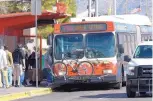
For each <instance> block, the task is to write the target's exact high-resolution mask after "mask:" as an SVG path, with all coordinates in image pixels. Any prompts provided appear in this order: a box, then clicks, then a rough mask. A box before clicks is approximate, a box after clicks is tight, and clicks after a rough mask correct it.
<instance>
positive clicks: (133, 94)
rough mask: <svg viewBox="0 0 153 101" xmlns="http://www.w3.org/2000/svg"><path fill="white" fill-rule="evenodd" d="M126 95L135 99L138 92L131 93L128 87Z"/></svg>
mask: <svg viewBox="0 0 153 101" xmlns="http://www.w3.org/2000/svg"><path fill="white" fill-rule="evenodd" d="M126 94H127V97H128V98H134V97H135V96H136V92H133V91H131V88H130V87H128V86H126Z"/></svg>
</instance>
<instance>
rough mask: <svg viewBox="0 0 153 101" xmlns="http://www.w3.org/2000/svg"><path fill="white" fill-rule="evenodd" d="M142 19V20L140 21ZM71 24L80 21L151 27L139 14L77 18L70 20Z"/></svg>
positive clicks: (148, 20) (149, 22) (148, 21)
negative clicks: (111, 22)
mask: <svg viewBox="0 0 153 101" xmlns="http://www.w3.org/2000/svg"><path fill="white" fill-rule="evenodd" d="M142 19H143V20H142ZM70 21H71V22H82V21H113V22H119V23H127V24H135V25H151V21H150V19H149V18H148V17H147V16H144V15H139V14H129V15H109V16H108V15H104V16H99V17H80V18H79V17H77V18H71V20H70Z"/></svg>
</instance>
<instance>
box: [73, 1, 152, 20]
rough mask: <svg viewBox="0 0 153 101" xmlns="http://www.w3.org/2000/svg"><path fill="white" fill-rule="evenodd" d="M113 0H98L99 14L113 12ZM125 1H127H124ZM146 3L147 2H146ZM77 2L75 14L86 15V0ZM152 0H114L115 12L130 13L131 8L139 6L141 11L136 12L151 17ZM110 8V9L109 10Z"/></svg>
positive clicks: (93, 5)
mask: <svg viewBox="0 0 153 101" xmlns="http://www.w3.org/2000/svg"><path fill="white" fill-rule="evenodd" d="M113 1H114V0H99V1H98V2H99V3H98V9H99V12H98V13H99V15H107V14H108V12H109V11H111V13H112V14H113V12H114V11H113V10H114V9H113V7H114V6H113V5H114V4H113ZM126 1H127V3H126ZM146 1H147V2H148V3H147V2H146ZM76 3H77V16H88V9H87V6H88V0H76ZM151 4H152V0H116V14H126V12H127V14H130V12H131V11H132V10H134V9H135V8H137V7H140V8H141V11H140V12H138V13H136V14H141V15H146V12H147V15H148V16H149V18H151V17H152V5H151ZM94 7H95V4H94V0H92V11H93V12H94ZM110 8H111V10H110Z"/></svg>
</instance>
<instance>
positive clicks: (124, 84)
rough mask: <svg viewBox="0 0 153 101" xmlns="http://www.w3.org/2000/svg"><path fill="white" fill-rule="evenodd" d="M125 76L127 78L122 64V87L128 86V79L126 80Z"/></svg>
mask: <svg viewBox="0 0 153 101" xmlns="http://www.w3.org/2000/svg"><path fill="white" fill-rule="evenodd" d="M124 78H125V76H124V67H123V65H122V87H124V86H126V81H124Z"/></svg>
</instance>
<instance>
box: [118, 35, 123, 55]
mask: <svg viewBox="0 0 153 101" xmlns="http://www.w3.org/2000/svg"><path fill="white" fill-rule="evenodd" d="M123 43H124V35H123V34H122V33H118V34H117V50H118V53H117V57H121V54H122V53H124V47H123Z"/></svg>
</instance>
